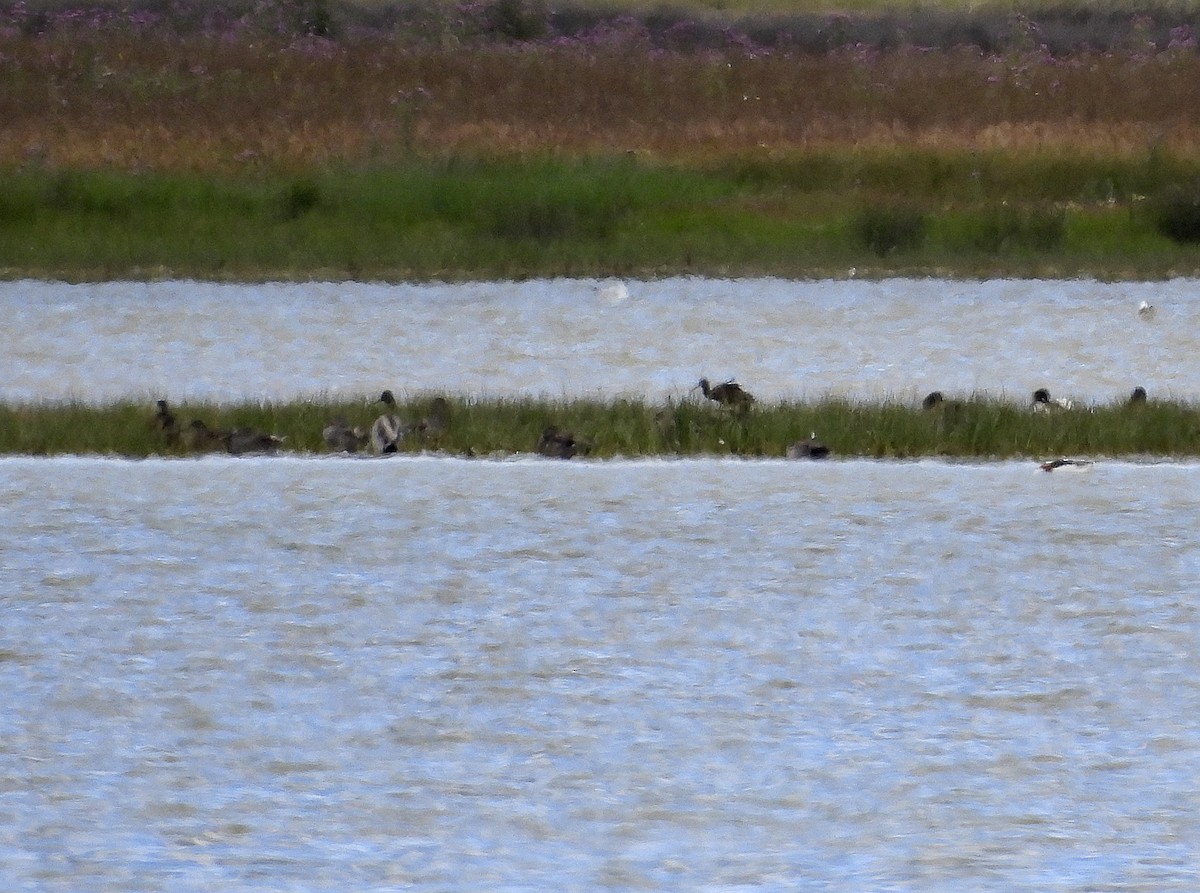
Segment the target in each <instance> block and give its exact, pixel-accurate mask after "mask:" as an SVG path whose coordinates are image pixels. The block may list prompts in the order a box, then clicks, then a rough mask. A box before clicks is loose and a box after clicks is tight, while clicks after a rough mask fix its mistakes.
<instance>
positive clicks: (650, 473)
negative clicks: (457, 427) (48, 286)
mask: <svg viewBox="0 0 1200 893" xmlns="http://www.w3.org/2000/svg"><path fill="white" fill-rule="evenodd" d="M1198 481H1200V466H1196V465H1187V464H1126V463H1121V462H1107V463H1098V464H1097V465H1096V466H1094V467H1093V468H1092V469H1091V471H1090V472H1086V473H1074V474H1072V473H1060V472H1056V473H1053V474H1045V473H1043V472H1041V471H1039V470H1038V469H1037V467H1036V466H1035V465H1033V464H1032V463H990V464H948V463H939V462H919V463H875V462H864V461H840V462H839V461H832V462H828V463H788V462H784V461H778V460H775V461H757V462H745V461H736V460H719V461H718V460H695V461H693V460H686V461H684V460H677V461H639V462H612V463H599V462H593V463H562V462H555V461H552V460H536V459H526V460H519V461H509V462H483V461H470V460H458V459H444V458H433V457H415V458H398V459H381V460H349V459H338V458H334V457H329V458H320V457H310V458H280V459H274V460H272V459H251V460H245V459H234V458H230V457H207V458H204V459H199V460H174V461H172V460H148V461H143V462H125V461H120V460H112V459H93V458H79V459H70V458H68V459H51V460H47V459H24V458H13V459H6V460H3V461H0V500H2V501H3V504H4V505H5V512H4V513H3V514H2V515H0V556H2V557H0V567H2V573H0V603H2V604H3V606H4V615H3V616H4V623H3V626H2V627H0V684H2V685H3V691H4V693H5V710H4V711H3V713H0V878H3V879H4V884H3V886H4V887H5V889H7V890H39V891H40V890H80V889H87V890H132V889H136V890H164V891H191V890H195V891H212V890H246V889H271V890H314V891H315V890H329V889H338V890H348V889H371V890H387V889H395V890H399V889H404V890H481V889H487V890H533V889H552V890H598V889H607V890H628V889H643V890H676V889H689V890H729V889H806V890H807V889H832V890H865V889H872V890H882V889H911V890H947V891H950V890H963V889H971V890H998V891H1001V890H1003V891H1007V890H1012V889H1037V890H1079V891H1083V890H1101V889H1103V890H1145V891H1163V890H1194V889H1196V887H1197V884H1198V883H1200V814H1198V813H1197V811H1196V809H1195V804H1196V803H1197V802H1200V681H1198V680H1200V672H1198V671H1200V621H1197V619H1196V616H1197V615H1196V610H1195V607H1196V606H1195V593H1196V592H1198V591H1200V545H1198V544H1197V540H1196V538H1195V536H1194V530H1195V516H1196V511H1197V507H1198V506H1197V503H1198V501H1200V499H1198V490H1197V484H1198Z"/></svg>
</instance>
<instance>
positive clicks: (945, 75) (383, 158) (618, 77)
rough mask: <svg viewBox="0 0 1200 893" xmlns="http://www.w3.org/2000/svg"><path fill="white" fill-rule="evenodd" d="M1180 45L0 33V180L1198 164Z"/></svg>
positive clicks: (1185, 48) (1191, 53)
mask: <svg viewBox="0 0 1200 893" xmlns="http://www.w3.org/2000/svg"><path fill="white" fill-rule="evenodd" d="M0 19H2V16H0ZM1025 27H1026V28H1031V27H1032V26H1030V25H1026V26H1025ZM1181 27H1186V26H1181ZM606 33H608V32H606ZM1189 34H1190V32H1188V34H1184V33H1183V32H1181V36H1180V37H1179V38H1177V39H1174V40H1173V41H1166V40H1163V41H1161V45H1160V44H1157V43H1149V42H1147V41H1146V40H1144V39H1143V40H1141V41H1140V42H1137V41H1133V40H1132V38H1131V39H1130V44H1129V45H1128V46H1123V47H1117V48H1114V49H1111V50H1109V51H1105V52H1101V51H1097V50H1079V51H1076V52H1072V53H1070V54H1067V55H1058V54H1054V53H1051V52H1050V51H1049V50H1048V48H1047V47H1046V46H1045V44H1044V43H1043V42H1042V40H1041V35H1040V34H1038V33H1032V34H1027V35H1026V37H1025V38H1022V39H1021V40H1017V39H1016V38H1014V40H1013V41H1012V42H1011V44H1010V45H1009V46H1006V47H1004V48H1000V49H982V48H980V47H978V46H974V45H971V44H970V43H961V44H957V45H952V46H948V47H942V48H939V49H936V50H930V49H928V48H926V47H922V46H921V45H920V44H917V43H914V42H911V41H910V42H908V43H904V42H902V43H900V44H897V45H893V46H891V47H890V48H888V49H886V50H883V49H880V48H878V47H872V46H865V45H861V44H855V43H849V44H846V45H842V44H838V45H836V46H835V47H833V48H832V49H831V50H829V51H822V52H819V53H814V52H809V51H800V50H798V49H797V48H795V47H792V46H789V45H784V46H778V47H763V46H759V45H756V44H754V43H752V42H751V43H749V44H747V43H746V42H744V41H741V42H738V41H735V42H732V43H729V44H728V45H721V46H717V47H701V48H700V49H699V50H696V49H692V50H679V49H673V48H672V47H671V46H669V45H668V46H658V45H656V44H655V43H654V42H653V41H652V40H650V39H649V38H648V37H647V36H646V35H645V34H641V32H638V33H628V34H626V33H621V34H618V35H617V36H615V37H614V36H609V37H602V38H600V37H597V38H588V39H583V38H580V39H571V40H559V41H552V40H542V41H537V42H524V43H513V42H511V41H508V42H504V41H501V42H495V41H493V42H484V43H466V44H464V43H462V42H460V41H451V42H450V45H448V46H443V45H441V44H439V43H436V42H435V43H433V44H428V45H420V46H412V47H409V46H404V47H402V48H401V47H398V46H397V44H396V41H395V40H391V39H381V38H380V37H379V36H376V37H373V38H371V39H367V38H357V39H351V38H349V37H347V38H344V39H339V40H316V39H312V38H305V39H302V40H297V39H295V38H292V37H284V36H279V35H275V36H271V35H262V34H254V35H252V36H245V35H242V36H238V35H237V34H235V35H233V36H232V37H228V38H227V37H226V36H224V35H221V34H211V35H210V34H207V33H203V32H202V33H189V34H186V35H183V36H173V35H166V36H162V35H158V34H157V33H151V34H149V35H143V34H140V33H128V32H123V31H119V30H118V31H115V32H111V31H105V30H103V29H102V30H100V31H98V32H92V31H89V30H87V29H76V30H73V31H70V32H69V33H66V32H64V33H59V32H57V31H51V32H49V33H40V32H39V33H35V34H27V33H25V32H23V31H22V30H21V29H20V28H16V27H12V28H7V29H6V28H4V27H2V26H0V59H2V60H3V64H2V65H0V120H2V121H4V127H3V128H0V165H20V164H30V163H33V164H46V165H58V166H63V167H84V168H95V167H116V168H124V169H137V170H144V169H148V168H156V169H173V170H196V169H203V170H213V169H225V170H258V169H260V168H263V167H268V168H280V167H284V168H288V167H290V168H311V167H313V166H318V165H327V164H330V163H342V164H349V165H378V164H380V163H391V162H394V161H397V160H404V159H407V158H409V157H410V156H411V155H412V154H413V153H420V154H424V155H444V154H450V153H456V154H460V155H461V154H478V155H494V154H497V153H503V154H541V153H545V152H548V151H560V152H562V151H565V152H570V153H605V154H613V153H621V152H627V151H628V152H646V153H652V154H653V155H655V156H657V157H669V158H673V159H681V160H687V161H689V162H692V161H695V160H697V159H714V158H724V157H728V156H730V155H742V156H749V157H754V158H759V159H765V160H767V161H770V160H772V159H774V158H776V157H777V156H778V155H779V154H781V153H782V154H788V153H792V152H795V151H797V150H808V149H812V148H814V147H838V148H848V147H851V146H858V147H861V146H873V147H884V148H895V147H902V146H904V147H912V146H920V147H924V148H927V149H930V150H939V151H951V150H975V151H985V152H986V151H995V150H1010V151H1011V150H1020V151H1044V150H1048V149H1050V150H1059V151H1060V154H1061V150H1063V148H1064V147H1071V148H1072V149H1073V150H1075V151H1078V152H1082V153H1086V154H1089V155H1093V156H1097V155H1098V156H1105V157H1118V158H1121V157H1126V158H1127V157H1131V156H1134V157H1137V156H1144V155H1145V154H1147V153H1149V152H1151V151H1154V150H1160V149H1161V150H1164V151H1165V152H1167V153H1168V154H1171V153H1174V154H1175V155H1180V156H1184V157H1186V156H1189V155H1192V156H1194V155H1195V154H1196V150H1197V147H1200V55H1197V53H1196V52H1195V46H1194V44H1195V38H1193V37H1191V36H1188V35H1189Z"/></svg>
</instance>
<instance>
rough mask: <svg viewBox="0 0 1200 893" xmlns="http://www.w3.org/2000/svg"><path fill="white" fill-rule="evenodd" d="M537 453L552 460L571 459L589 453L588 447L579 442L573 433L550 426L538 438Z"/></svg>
mask: <svg viewBox="0 0 1200 893" xmlns="http://www.w3.org/2000/svg"><path fill="white" fill-rule="evenodd" d="M537 451H538V453H539V454H540V455H542V456H548V457H549V458H551V459H570V458H571V457H573V456H577V455H579V454H580V453H584V452H587V445H586V444H585V443H582V442H580V441H579V440H577V439H576V438H575V435H574V434H572V433H571V432H569V431H560V430H558V428H557V427H555V426H554V425H548V426H547V427H546V428H545V429H543V431H542V435H541V437H539V438H538V442H537Z"/></svg>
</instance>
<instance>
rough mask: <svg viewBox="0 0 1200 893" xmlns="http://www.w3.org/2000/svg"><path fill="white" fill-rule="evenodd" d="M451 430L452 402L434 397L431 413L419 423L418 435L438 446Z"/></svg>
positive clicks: (430, 406)
mask: <svg viewBox="0 0 1200 893" xmlns="http://www.w3.org/2000/svg"><path fill="white" fill-rule="evenodd" d="M449 428H450V401H449V400H447V399H446V398H445V397H434V398H433V401H432V402H431V403H430V404H429V412H427V413H425V416H424V417H423V418H422V419H421V421H420V422H418V423H417V433H418V434H419V435H420V437H421V439H422V440H424V441H427V442H431V443H432V444H433V445H435V446H436V445H437V443H438V442H439V441H440V440H441V439H442V436H443V435H444V434H445V433H446V431H447V430H449Z"/></svg>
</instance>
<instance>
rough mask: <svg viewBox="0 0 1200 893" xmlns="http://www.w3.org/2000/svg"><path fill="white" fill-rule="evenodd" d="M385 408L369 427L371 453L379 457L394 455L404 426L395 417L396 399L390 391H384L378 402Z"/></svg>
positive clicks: (401, 437)
mask: <svg viewBox="0 0 1200 893" xmlns="http://www.w3.org/2000/svg"><path fill="white" fill-rule="evenodd" d="M376 402H378V403H382V404H383V405H384V407H385V409H384V411H383V414H382V415H381V416H379V418H377V419H376V420H375V424H373V425H372V426H371V451H372V452H374V453H377V454H379V455H385V454H388V453H394V452H396V450H397V449H398V448H399V445H400V441H401V440H402V439H403V438H404V425H403V424H402V423H401V422H400V417H399V416H398V415H396V413H395V409H396V398H395V397H393V396H392V392H391V391H384V392H383V393H382V394H380V395H379V400H377V401H376Z"/></svg>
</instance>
